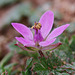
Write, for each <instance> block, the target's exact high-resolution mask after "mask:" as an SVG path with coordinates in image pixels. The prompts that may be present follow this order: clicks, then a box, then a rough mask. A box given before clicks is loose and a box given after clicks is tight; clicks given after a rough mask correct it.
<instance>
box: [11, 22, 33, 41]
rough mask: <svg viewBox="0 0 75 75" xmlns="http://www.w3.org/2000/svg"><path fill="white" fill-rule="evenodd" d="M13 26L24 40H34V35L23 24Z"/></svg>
mask: <svg viewBox="0 0 75 75" xmlns="http://www.w3.org/2000/svg"><path fill="white" fill-rule="evenodd" d="M11 24H12V26H13V27H14V28H15V29H16V30H17V31H18V32H19V33H20V34H22V36H24V38H28V39H31V40H32V39H33V34H32V32H31V30H30V29H29V28H28V27H26V26H25V25H23V24H20V23H11Z"/></svg>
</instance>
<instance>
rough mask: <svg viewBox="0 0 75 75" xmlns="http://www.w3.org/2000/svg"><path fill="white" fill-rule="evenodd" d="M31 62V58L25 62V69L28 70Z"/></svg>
mask: <svg viewBox="0 0 75 75" xmlns="http://www.w3.org/2000/svg"><path fill="white" fill-rule="evenodd" d="M32 60H33V58H30V59H28V60H27V62H26V65H27V67H26V69H28V68H30V67H31V65H32Z"/></svg>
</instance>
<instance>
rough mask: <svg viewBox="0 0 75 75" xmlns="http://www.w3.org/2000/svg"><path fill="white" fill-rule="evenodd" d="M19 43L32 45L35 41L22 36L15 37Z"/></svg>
mask: <svg viewBox="0 0 75 75" xmlns="http://www.w3.org/2000/svg"><path fill="white" fill-rule="evenodd" d="M15 38H16V39H17V40H18V41H19V42H20V43H22V44H23V45H24V46H28V47H29V46H34V45H35V43H34V42H33V41H31V40H28V39H24V38H22V37H15Z"/></svg>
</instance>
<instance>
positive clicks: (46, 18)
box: [39, 11, 54, 38]
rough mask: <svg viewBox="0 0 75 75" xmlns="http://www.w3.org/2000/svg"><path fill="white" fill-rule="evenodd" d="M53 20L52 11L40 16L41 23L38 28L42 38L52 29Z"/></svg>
mask: <svg viewBox="0 0 75 75" xmlns="http://www.w3.org/2000/svg"><path fill="white" fill-rule="evenodd" d="M53 21H54V14H53V12H52V11H47V12H45V13H44V14H43V15H42V17H41V18H40V21H39V23H41V25H42V27H41V29H40V30H41V34H42V36H43V38H45V37H46V36H47V35H48V34H49V32H50V30H51V29H52V26H53Z"/></svg>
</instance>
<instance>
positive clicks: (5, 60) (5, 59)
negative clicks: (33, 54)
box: [0, 52, 13, 67]
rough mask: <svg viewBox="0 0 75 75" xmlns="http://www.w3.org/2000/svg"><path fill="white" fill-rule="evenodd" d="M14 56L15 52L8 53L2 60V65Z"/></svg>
mask: <svg viewBox="0 0 75 75" xmlns="http://www.w3.org/2000/svg"><path fill="white" fill-rule="evenodd" d="M12 56H13V52H10V53H8V54H7V55H6V56H5V57H4V58H3V59H2V61H1V62H0V64H1V67H3V66H4V65H5V64H6V63H7V62H8V61H9V60H10V59H11V58H12Z"/></svg>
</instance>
